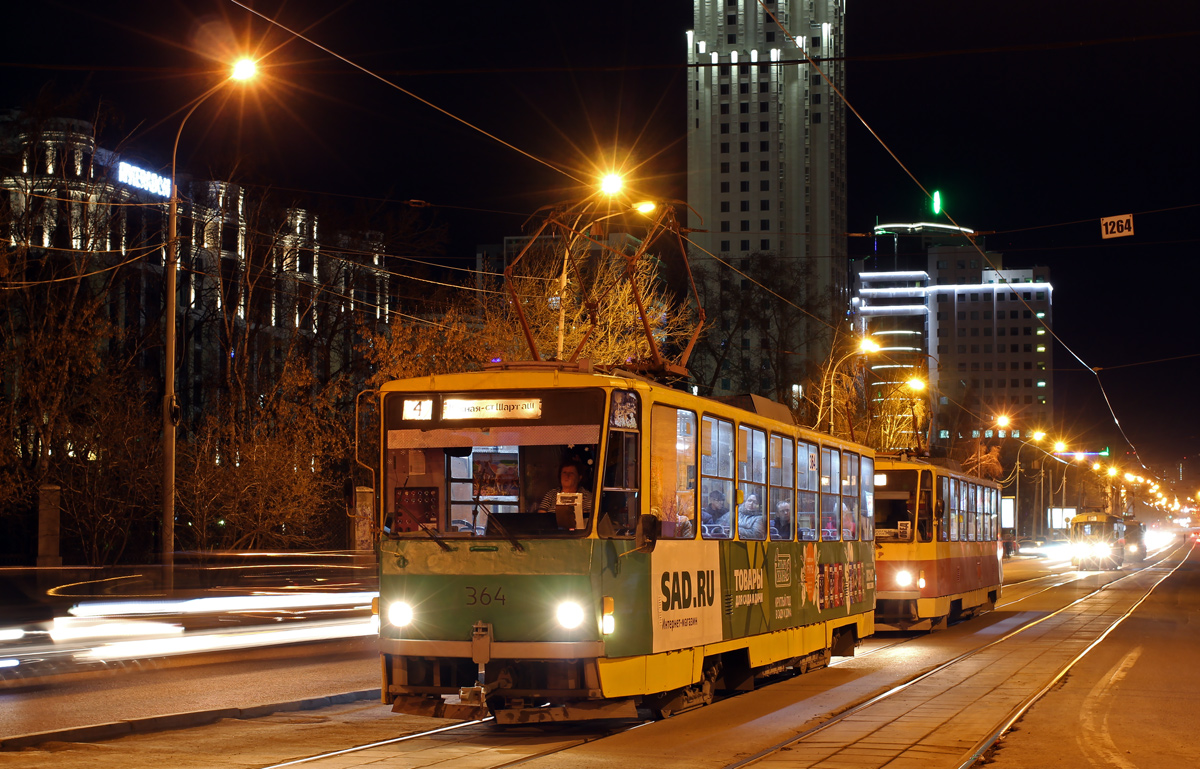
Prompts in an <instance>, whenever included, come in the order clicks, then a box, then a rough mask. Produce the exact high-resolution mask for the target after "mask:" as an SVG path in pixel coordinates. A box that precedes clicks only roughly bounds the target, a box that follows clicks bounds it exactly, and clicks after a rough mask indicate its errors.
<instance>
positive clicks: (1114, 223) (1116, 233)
mask: <svg viewBox="0 0 1200 769" xmlns="http://www.w3.org/2000/svg"><path fill="white" fill-rule="evenodd" d="M1132 234H1133V214H1125V215H1124V216H1108V217H1105V218H1103V219H1101V220H1100V237H1101V238H1102V239H1104V240H1107V239H1109V238H1124V237H1128V236H1130V235H1132Z"/></svg>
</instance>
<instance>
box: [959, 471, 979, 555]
mask: <svg viewBox="0 0 1200 769" xmlns="http://www.w3.org/2000/svg"><path fill="white" fill-rule="evenodd" d="M978 488H979V487H978V486H976V485H975V484H974V483H967V482H964V483H963V496H965V497H966V499H965V500H963V506H962V513H963V523H964V526H963V529H962V538H963V541H964V542H974V541H975V540H976V539H978V537H977V536H976V535H975V526H976V524H977V523H978V515H977V511H976V508H975V505H976V502H975V490H976V489H978Z"/></svg>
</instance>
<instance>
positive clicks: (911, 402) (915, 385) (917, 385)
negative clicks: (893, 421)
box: [905, 377, 925, 454]
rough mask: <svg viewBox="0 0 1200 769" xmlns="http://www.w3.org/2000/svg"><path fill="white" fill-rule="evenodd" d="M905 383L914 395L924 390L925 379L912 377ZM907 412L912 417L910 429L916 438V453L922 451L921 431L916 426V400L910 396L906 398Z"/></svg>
mask: <svg viewBox="0 0 1200 769" xmlns="http://www.w3.org/2000/svg"><path fill="white" fill-rule="evenodd" d="M905 384H907V385H908V389H909V390H910V391H911V392H912V393H913V394H914V395H915V394H916V393H919V392H924V390H925V380H923V379H918V378H916V377H913V378H912V379H910V380H908V381H907V382H906V383H905ZM908 413H909V415H910V416H911V417H912V431H913V437H914V438H916V440H917V454H921V453H922V450H921V431H920V430H919V429H918V426H917V406H916V401H915V399H914V398H912V397H910V398H909V399H908Z"/></svg>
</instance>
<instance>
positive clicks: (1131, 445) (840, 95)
mask: <svg viewBox="0 0 1200 769" xmlns="http://www.w3.org/2000/svg"><path fill="white" fill-rule="evenodd" d="M758 3H759V5H760V6H761V7H762V9H763V13H764V14H766V15H767V16H769V17H770V18H771V20H772V21H773V22H775V24H776V26H778V27H779V29H780V30H782V31H783V34H784V35H785V36H786V37H787V38H788V39H789V40H791V41H792V44H793V45H795V46H796V48H797V50H799V51H800V52H801V53H803V54H804V59H805V61H806V62H808V64H809V65H810V66H811V67H812V68H813V70H815V71H816V72H817V74H818V75H819V76H820V77H821V79H822V80H823V81H824V82H825V84H826V85H828V86H829V89H830V90H831V91H832V92H833V93H834V94H836V95H837V97H838V99H840V100H841V102H842V104H844V105H845V106H846V109H848V110H850V112H851V113H852V114H853V115H854V116H855V117H856V118H858V120H859V122H860V123H862V125H863V127H864V128H865V129H867V132H868V133H869V134H871V136H872V137H873V138H874V139H875V141H877V142H879V146H880V147H882V148H883V150H884V151H885V152H886V153H887V154H888V155H889V156H890V157H891V158H892V160H894V161H895V162H896V165H897V166H899V167H900V169H901V170H902V171H904V173H905V174H906V175H907V176H908V178H909V179H912V182H913V184H915V185H917V188H918V189H920V190H921V192H922V193H924V194H925V197H926V198H929V199H930V200H932V199H933V196H932V194H931V193H930V192H929V190H928V189H927V188H926V187H925V185H923V184H922V183H921V181H920V180H919V179H917V177H916V175H914V174H913V172H912V171H910V170H909V168H908V166H906V165H905V164H904V162H903V161H902V160H900V158H899V156H898V155H896V153H895V151H894V150H892V148H891V147H890V146H889V145H888V143H887V142H885V141H884V140H883V137H881V136H880V135H879V134H878V133H877V132H876V131H875V129H874V128H873V127H872V126H871V124H870V123H868V122H867V120H866V118H864V117H863V116H862V114H861V113H859V111H858V110H857V109H856V108H855V107H854V105H853V104H851V103H850V100H849V99H847V98H846V95H845V94H844V93H842V91H841V89H839V88H838V87H837V85H836V84H835V83H834V82H833V80H832V79H830V77H829V75H827V74H826V73H825V71H824V70H823V69H821V68H820V67H819V66H818V65H817V63H816V62H815V61H814V60H813V59H812V57H811V56H809V55H808V51H807V50H806V49H805V48H804V47H803V46H801V45H800V44H799V43H798V42H796V37H795V36H794V35H793V34H792V33H791V31H790V30H789V29H788V28H787V27H786V26H785V25H784V24H783V23H782V22H780V21H779V19H778V18H777V17H776V16H775V13H774V11H773V10H772V9H770V8H768V7H767V5H766V3H765V2H763V0H758ZM942 215H943V216H945V217H946V219H947V220H948V221H949V222H950V223H951V224H953V225H954V226H955V227H958V228H959V229H960V230H962V231H963V234H964V236H965V237H966V239H967V241H968V242H969V243H970V244H971V247H972V248H974V249H975V251H976V252H978V254H979V256H980V258H981V259H982V260H983V262H984V264H986V265H988V267H990V268H991V269H993V270H997V271H998V268H997V267H996V265H995V264H993V263H992V261H991V260H990V259H989V258H988V256H987V254H986V253H985V252H984V250H983V249H982V248H980V247H979V243H978V242H977V241H976V239H975V238H974V237H972V236H971V235H969V234H967V233H966V232H965V228H963V227H962V225H960V224H959V223H958V222H957V221H956V220H955V219H954V217H953V216H951V215H950V212H949V211H948V210H946V209H945V208H943V209H942ZM1004 285H1005V286H1007V287H1009V291H1011V293H1012V294H1013V296H1014V297H1015V298H1016V299H1017V301H1019V302H1020V303H1021V304H1022V306H1024V307H1025V309H1026V310H1028V311H1030V312H1033V307H1032V306H1031V305H1030V304H1029V303H1028V302H1027V301H1026V300H1025V299H1024V298H1022V297H1021V295H1020V293H1019V292H1017V291H1016V290H1015V289H1013V288H1012V287H1011V286H1012V284H1008V283H1006V284H1004ZM1043 327H1044V328H1045V329H1046V331H1048V332H1049V334H1050V336H1051V338H1052V339H1054V340H1055V341H1056V342H1058V343H1059V344H1061V345H1062V347H1063V349H1064V350H1066V351H1067V353H1068V354H1070V356H1071V357H1072V358H1074V359H1075V360H1077V361H1079V364H1080V365H1081V366H1083V367H1084V368H1086V369H1087V370H1088V371H1091V372H1092V374H1093V375H1094V376H1095V377H1096V385H1097V386H1098V387H1099V388H1100V395H1101V396H1102V397H1103V398H1104V405H1105V407H1106V408H1107V409H1108V413H1109V416H1111V417H1112V420H1113V424H1114V425H1116V427H1117V430H1119V431H1120V433H1121V437H1122V438H1124V439H1125V443H1126V445H1128V446H1129V448H1131V449H1133V454H1134V456H1135V457H1137V460H1138V464H1140V465H1141V466H1142V468H1143V469H1147V470H1148V469H1149V468H1146V466H1145V464H1144V463H1143V462H1142V460H1141V455H1140V454H1139V453H1138V450H1137V446H1135V445H1134V443H1133V441H1132V440H1130V438H1129V435H1128V434H1127V433H1126V432H1125V428H1124V427H1123V426H1122V425H1121V420H1120V419H1118V418H1117V413H1116V410H1115V409H1114V408H1113V405H1112V400H1111V399H1110V398H1109V396H1108V391H1107V390H1105V389H1104V383H1103V382H1101V381H1100V373H1099V371H1098V370H1095V369H1093V368H1092V367H1091V366H1089V365H1088V364H1087V362H1086V361H1084V360H1083V358H1081V357H1080V356H1079V354H1078V353H1076V352H1075V350H1073V349H1072V348H1071V347H1070V345H1068V344H1067V343H1066V342H1065V341H1063V339H1062V337H1060V336H1059V335H1058V334H1057V333H1056V332H1055V331H1054V329H1053V328H1051V326H1050V324H1048V323H1047V324H1043Z"/></svg>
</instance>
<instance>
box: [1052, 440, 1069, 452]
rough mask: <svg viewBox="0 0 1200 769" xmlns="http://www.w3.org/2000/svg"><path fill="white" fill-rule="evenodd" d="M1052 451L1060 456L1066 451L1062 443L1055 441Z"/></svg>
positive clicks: (1065, 445)
mask: <svg viewBox="0 0 1200 769" xmlns="http://www.w3.org/2000/svg"><path fill="white" fill-rule="evenodd" d="M1054 450H1055V451H1057V452H1059V453H1060V454H1061V453H1062V452H1064V451H1066V450H1067V444H1065V443H1063V442H1062V441H1055V443H1054Z"/></svg>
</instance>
